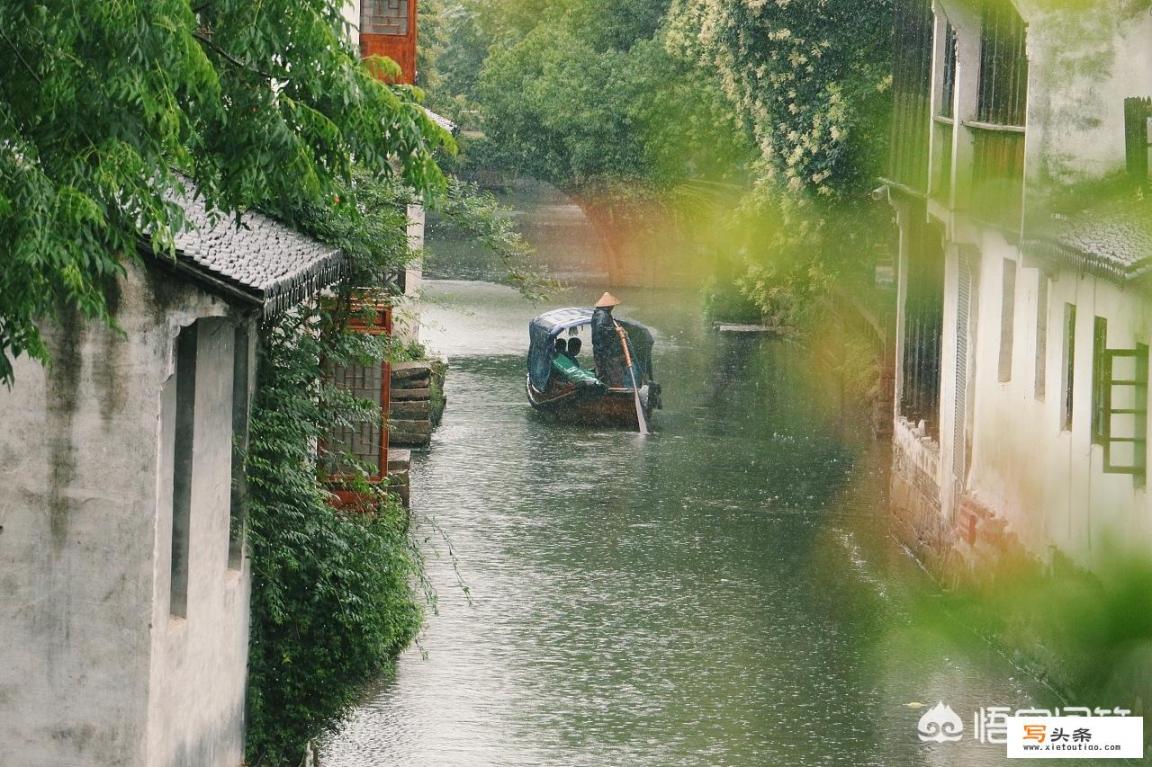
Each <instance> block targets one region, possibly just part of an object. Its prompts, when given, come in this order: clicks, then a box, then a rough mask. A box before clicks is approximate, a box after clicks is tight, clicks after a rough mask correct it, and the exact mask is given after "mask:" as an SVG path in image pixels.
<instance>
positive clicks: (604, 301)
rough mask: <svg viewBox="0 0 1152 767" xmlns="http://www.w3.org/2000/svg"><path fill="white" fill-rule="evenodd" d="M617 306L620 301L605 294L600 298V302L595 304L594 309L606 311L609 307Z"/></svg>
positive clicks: (609, 294)
mask: <svg viewBox="0 0 1152 767" xmlns="http://www.w3.org/2000/svg"><path fill="white" fill-rule="evenodd" d="M619 305H620V299H618V298H617V297H616V296H614V295H612V294H611V293H605V294H604V295H602V296H600V300H599V301H597V302H596V308H597V309H607V308H609V307H612V306H619Z"/></svg>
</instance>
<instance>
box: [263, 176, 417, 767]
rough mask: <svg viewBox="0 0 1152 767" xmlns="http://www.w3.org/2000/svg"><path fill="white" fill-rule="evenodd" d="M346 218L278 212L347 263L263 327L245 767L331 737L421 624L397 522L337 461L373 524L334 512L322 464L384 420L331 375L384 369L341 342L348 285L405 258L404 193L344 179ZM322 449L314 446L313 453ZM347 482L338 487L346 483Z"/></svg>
mask: <svg viewBox="0 0 1152 767" xmlns="http://www.w3.org/2000/svg"><path fill="white" fill-rule="evenodd" d="M351 186H353V187H355V188H354V189H353V190H342V191H344V192H345V193H347V192H348V191H354V193H355V198H356V199H357V200H358V201H359V204H358V206H356V207H355V208H353V207H351V206H347V205H341V204H335V203H333V204H328V205H324V204H315V203H307V204H304V205H301V206H297V207H295V208H291V209H281V210H279V211H277V214H278V215H280V216H281V217H283V218H288V219H290V220H292V221H293V222H294V223H295V224H296V225H297V226H298V227H300V228H302V229H304V230H306V231H309V232H311V233H312V234H313V235H315V236H317V237H319V238H321V239H323V240H325V241H327V242H329V243H332V244H335V245H339V246H340V247H341V249H342V250H343V251H344V253H345V257H346V262H347V263H348V265H349V269H348V272H347V275H346V277H345V279H344V280H342V281H341V283H340V284H339V285H337V286H335V290H334V291H332V293H331V294H330V295H329V296H327V297H325V299H323V300H321V301H314V302H311V303H308V304H305V305H303V306H301V307H299V308H298V309H296V310H295V311H292V312H289V313H287V314H285V315H283V316H281V317H278V318H275V319H270V320H267V321H265V322H264V323H263V324H262V326H261V346H260V364H259V367H258V370H259V375H258V380H257V389H256V397H255V402H254V406H253V413H252V424H251V437H250V443H249V452H248V455H247V476H248V487H249V497H250V500H249V507H248V520H249V535H248V541H249V547H250V553H251V562H252V615H251V640H250V653H249V684H248V740H247V752H248V759H249V762H250V763H251V764H253V765H265V766H268V767H289V766H291V767H295V765H297V764H299V762H300V759H301V756H302V754H303V751H304V748H305V747H306V744H307V743H308V742H309V740H311V739H313V738H316V737H318V736H320V735H322V734H323V733H325V732H332V731H334V730H335V729H336V728H337V727H338V726H339V723H340V721H341V720H342V718H343V717H344V715H345V714H346V713H347V711H348V710H349V708H350V706H351V705H352V704H353V703H354V702H355V701H356V699H357V697H358V695H359V694H360V691H361V689H362V687H363V685H364V684H365V683H366V682H367V681H369V680H370V679H372V678H373V677H374V676H375V675H376V674H378V673H380V672H381V671H382V670H384V669H385V668H386V667H387V666H388V664H389V663H390V662H391V659H392V657H393V655H394V654H395V653H396V652H397V651H398V650H400V649H402V648H403V647H404V646H405V645H406V644H407V643H408V642H409V641H410V640H411V638H412V636H413V635H414V634H415V632H416V630H417V629H418V627H419V624H420V616H421V608H420V601H419V599H417V597H416V595H415V594H414V592H413V584H414V583H415V582H416V581H417V580H418V579H419V576H420V567H419V557H418V555H417V554H416V552H415V549H414V548H413V546H412V545H411V544H410V542H409V538H408V534H407V519H406V513H405V511H404V510H403V509H401V508H400V507H399V506H398V505H397V504H396V502H395V501H394V500H393V498H392V497H390V496H389V495H388V494H387V492H386V489H385V488H381V487H379V486H375V485H372V484H370V483H369V482H367V477H368V471H367V467H358V466H357V465H356V464H355V462H354V461H349V460H348V458H347V457H343V460H342V461H341V467H342V472H343V471H346V470H348V469H349V468H350V469H351V470H352V471H353V472H354V473H353V477H352V478H351V480H348V481H351V482H352V484H353V485H354V487H355V488H356V489H357V490H359V491H361V492H363V493H366V494H368V495H369V496H370V497H372V499H373V503H372V504H371V505H372V506H373V507H374V508H375V509H376V510H377V511H376V513H374V514H357V513H350V512H347V511H338V510H336V509H335V508H334V507H333V506H332V504H331V498H330V496H329V493H328V490H327V486H326V484H325V479H326V478H325V473H324V467H325V466H326V465H328V464H329V462H328V461H327V460H326V459H327V455H326V452H325V448H324V446H325V445H326V444H327V442H326V441H325V440H324V438H325V436H326V435H328V434H329V433H330V431H331V430H332V429H334V428H336V427H338V426H341V425H347V424H350V423H352V422H354V421H359V422H362V421H363V420H365V419H367V420H373V419H374V420H375V421H376V422H377V423H378V422H379V419H380V417H381V413H380V410H379V407H378V406H376V405H374V404H373V403H370V402H367V401H363V400H358V399H357V398H356V397H354V396H352V395H351V394H350V393H348V392H347V391H345V390H342V389H339V388H337V387H335V386H334V385H332V384H331V383H329V381H328V378H327V377H326V376H325V371H326V370H327V369H329V368H330V367H331V366H333V365H348V364H353V363H355V364H362V365H370V364H380V362H381V361H382V360H384V359H385V358H387V357H388V356H389V355H391V354H392V353H393V349H392V348H391V343H390V339H388V338H387V337H383V336H368V335H363V334H356V333H350V332H348V329H347V325H348V321H349V320H350V319H351V318H352V317H353V316H354V313H353V311H352V309H351V303H350V301H349V300H348V299H349V298H350V297H351V295H352V292H353V290H354V289H355V288H356V287H357V286H379V285H383V284H386V280H387V277H388V276H389V275H390V274H394V273H395V272H396V270H398V269H400V268H402V267H403V266H404V264H405V263H406V262H407V261H408V260H409V259H410V258H411V257H412V254H411V253H410V252H409V250H408V245H407V238H406V236H405V225H406V211H405V207H406V205H405V204H406V202H407V201H408V200H409V199H410V196H411V192H410V190H408V189H407V188H405V187H404V186H403V185H401V184H399V183H397V182H395V181H389V180H387V179H380V178H378V177H374V176H372V175H370V174H366V173H359V174H356V175H355V176H354V181H353V183H352V185H351ZM318 446H319V450H318ZM342 479H343V477H342Z"/></svg>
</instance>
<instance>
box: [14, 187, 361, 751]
mask: <svg viewBox="0 0 1152 767" xmlns="http://www.w3.org/2000/svg"><path fill="white" fill-rule="evenodd" d="M183 205H184V208H185V214H186V216H187V217H188V219H189V221H190V222H191V223H192V224H193V226H194V229H193V230H192V231H189V232H186V233H184V234H182V235H180V236H179V237H178V238H177V242H176V256H175V258H171V257H169V256H167V255H158V254H154V253H151V252H146V253H144V254H142V256H141V258H140V259H138V260H136V261H133V262H130V263H128V264H127V268H126V273H125V274H124V276H123V277H122V278H121V279H120V280H118V282H117V284H116V286H115V288H114V290H113V293H112V295H111V297H110V306H111V309H112V311H113V314H114V317H115V320H116V323H117V325H118V327H119V329H118V330H117V329H111V328H109V327H107V326H106V325H104V324H101V323H99V322H90V321H85V320H82V319H80V318H79V317H74V318H71V319H68V318H63V319H62V320H61V321H59V322H57V323H54V324H46V325H45V327H44V337H45V340H46V341H47V343H48V346H49V348H50V351H51V356H52V362H51V364H49V365H48V366H41V365H40V364H38V363H35V362H32V361H29V360H26V359H23V360H19V361H18V364H17V366H16V371H15V384H14V386H13V387H12V389H11V390H0V423H3V425H4V428H3V429H0V457H2V461H0V561H2V562H3V568H2V569H0V593H3V594H4V599H3V600H0V637H3V642H0V764H4V765H20V766H21V767H91V766H92V765H124V766H126V767H144V766H145V765H147V766H148V767H238V765H241V764H242V763H243V747H244V708H245V689H246V678H247V659H248V620H249V617H248V616H249V583H250V577H249V576H250V572H249V563H248V559H247V557H246V553H245V548H244V527H245V520H244V482H243V470H242V461H241V460H240V451H242V450H243V449H244V446H245V440H246V435H247V425H248V411H249V404H250V401H251V394H252V384H253V382H254V380H255V375H254V372H255V371H254V366H255V343H256V327H255V322H256V319H257V318H258V317H259V316H261V315H262V314H268V313H275V312H280V311H285V310H287V309H288V308H290V307H291V306H293V305H295V304H296V303H298V302H299V301H301V300H302V299H305V298H307V297H309V296H311V295H313V294H314V293H315V292H316V291H318V290H319V289H320V288H321V287H322V286H323V285H325V284H327V283H328V282H330V281H332V280H333V279H335V278H336V276H337V275H338V274H339V271H340V269H341V266H342V258H341V255H340V253H339V252H338V251H336V250H333V249H332V248H329V247H326V246H323V245H321V244H320V243H317V242H315V241H314V240H311V239H309V238H307V237H304V236H302V235H300V234H298V233H296V232H293V231H291V230H289V229H287V228H286V227H284V226H282V225H280V224H278V223H276V222H274V221H272V220H271V219H268V218H266V217H263V216H260V215H257V214H249V215H246V216H245V217H244V226H243V227H242V228H237V227H236V226H235V222H234V221H233V219H231V218H226V219H223V220H220V221H216V222H213V221H212V220H210V219H209V217H208V216H207V213H206V211H205V210H204V209H203V207H202V206H200V205H199V203H198V202H197V201H194V200H192V199H187V200H184V201H183ZM121 331H122V332H121Z"/></svg>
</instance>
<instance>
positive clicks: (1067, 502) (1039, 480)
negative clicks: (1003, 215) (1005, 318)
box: [945, 231, 1152, 565]
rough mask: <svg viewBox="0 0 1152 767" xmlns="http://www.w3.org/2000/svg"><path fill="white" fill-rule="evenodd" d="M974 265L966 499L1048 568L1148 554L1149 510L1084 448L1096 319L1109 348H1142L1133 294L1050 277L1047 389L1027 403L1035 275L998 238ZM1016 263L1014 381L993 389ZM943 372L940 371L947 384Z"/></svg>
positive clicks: (1063, 273)
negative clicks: (1066, 397)
mask: <svg viewBox="0 0 1152 767" xmlns="http://www.w3.org/2000/svg"><path fill="white" fill-rule="evenodd" d="M983 245H984V246H983V248H982V249H981V255H980V271H981V280H980V294H979V309H978V312H977V324H978V328H977V333H978V338H979V342H978V343H977V345H976V357H975V365H974V370H973V375H974V390H975V401H974V403H973V455H972V469H971V472H970V475H969V487H968V489H969V492H970V493H971V494H972V495H973V496H975V497H976V498H977V499H978V500H979V501H980V502H982V503H984V504H986V505H987V506H988V507H990V508H991V509H993V510H995V511H996V512H997V513H999V514H1000V515H1002V516H1003V517H1004V518H1005V519H1006V520H1007V521H1008V524H1009V530H1010V531H1011V532H1013V533H1015V534H1016V535H1017V536H1018V537H1019V539H1020V542H1021V543H1022V544H1024V546H1025V547H1026V548H1028V549H1029V550H1031V551H1032V552H1033V553H1034V554H1036V555H1038V556H1040V557H1041V558H1045V557H1047V556H1048V554H1049V553H1050V552H1049V548H1050V547H1053V546H1054V547H1056V548H1058V549H1059V550H1061V551H1063V552H1064V553H1065V554H1068V555H1069V556H1071V557H1072V558H1073V559H1075V560H1077V561H1079V562H1081V563H1082V564H1085V565H1091V564H1093V562H1094V560H1095V558H1096V557H1098V556H1107V555H1108V553H1109V549H1108V548H1107V545H1108V544H1111V545H1115V546H1120V547H1126V546H1130V547H1133V548H1136V549H1143V550H1147V549H1148V547H1149V545H1152V528H1150V525H1149V515H1148V508H1147V506H1148V500H1147V496H1146V493H1145V491H1144V488H1143V486H1142V485H1140V484H1139V483H1138V482H1136V481H1134V479H1133V478H1132V477H1131V476H1128V475H1123V474H1105V473H1104V471H1103V448H1102V447H1101V446H1099V445H1092V444H1091V408H1092V384H1093V380H1092V378H1093V376H1092V367H1093V362H1092V360H1093V338H1092V335H1093V320H1094V318H1095V317H1097V316H1099V317H1104V318H1105V319H1107V320H1108V345H1109V347H1111V348H1131V347H1132V346H1134V345H1135V344H1136V343H1147V341H1148V336H1149V333H1148V329H1149V327H1152V324H1150V319H1152V318H1150V317H1149V313H1148V308H1147V307H1146V305H1145V301H1144V300H1143V299H1142V297H1141V296H1139V295H1138V294H1136V293H1135V292H1134V291H1132V290H1126V289H1124V288H1122V287H1121V286H1119V285H1116V284H1114V283H1112V282H1110V281H1108V280H1104V279H1100V278H1096V277H1092V276H1090V275H1083V274H1078V273H1076V272H1075V271H1074V270H1072V269H1067V268H1063V269H1056V270H1054V271H1050V272H1049V274H1050V276H1051V278H1052V279H1051V282H1050V283H1049V294H1048V311H1047V344H1046V350H1045V351H1046V355H1045V362H1044V364H1045V365H1046V374H1045V379H1046V386H1045V393H1044V396H1043V398H1038V397H1037V396H1036V390H1035V371H1036V360H1035V354H1036V340H1037V323H1036V317H1037V306H1038V301H1039V286H1040V282H1039V280H1040V277H1041V274H1042V269H1041V266H1040V265H1039V264H1035V263H1033V262H1029V261H1028V260H1024V259H1021V257H1020V254H1019V252H1018V251H1017V249H1016V248H1015V247H1012V246H1011V245H1009V244H1008V243H1007V242H1006V241H1005V240H1004V239H1003V237H1001V236H1000V235H999V234H997V233H994V232H991V231H986V232H985V238H984V243H983ZM1005 258H1011V259H1013V260H1015V261H1016V262H1017V269H1018V271H1017V275H1016V302H1015V313H1014V323H1013V338H1014V342H1013V355H1012V378H1011V380H1010V381H1006V382H1001V381H999V380H998V367H999V355H1000V321H1001V307H1002V300H1001V297H1002V283H1003V277H1002V275H1003V271H1002V262H1003V259H1005ZM1065 303H1072V304H1075V306H1076V353H1075V374H1074V376H1073V381H1074V385H1073V418H1072V426H1071V429H1070V430H1068V431H1064V430H1063V429H1062V428H1061V426H1062V424H1061V421H1062V408H1063V372H1064V371H1063V367H1064V305H1065ZM951 369H952V368H950V367H948V366H945V375H948V371H949V370H951Z"/></svg>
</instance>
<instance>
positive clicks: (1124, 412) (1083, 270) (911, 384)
mask: <svg viewBox="0 0 1152 767" xmlns="http://www.w3.org/2000/svg"><path fill="white" fill-rule="evenodd" d="M897 5H898V11H897V27H896V40H897V43H896V50H895V61H894V84H893V87H894V96H895V111H894V116H893V133H892V136H893V142H892V153H891V161H890V167H889V173H888V177H887V178H886V179H885V182H886V183H885V187H884V189H883V191H884V193H885V194H886V195H887V198H888V199H889V200H890V202H891V205H892V206H893V208H894V209H895V213H896V220H897V225H898V228H899V234H900V236H899V254H898V265H899V269H898V294H897V295H898V298H897V300H898V319H897V334H896V335H897V347H896V376H895V378H896V391H895V424H894V437H893V450H894V461H893V475H892V504H893V511H894V518H895V520H896V522H897V528H898V532H899V534H900V537H901V538H902V539H903V540H904V541H905V542H906V543H908V544H910V545H911V546H912V548H913V549H914V550H915V551H916V552H917V553H918V554H919V555H920V556H921V557H922V558H923V559H924V560H925V561H926V562H927V563H928V564H929V565H930V566H931V567H933V568H934V569H936V570H937V571H938V572H948V571H950V570H952V571H955V572H960V573H962V572H965V571H968V572H972V571H977V572H978V571H980V570H981V568H983V567H984V566H985V565H993V564H995V563H998V562H1003V561H1005V560H1011V559H1014V558H1016V557H1018V556H1023V557H1024V558H1025V559H1027V560H1033V561H1037V562H1040V563H1041V564H1044V565H1050V564H1053V562H1054V560H1057V559H1059V560H1062V561H1063V560H1067V561H1070V562H1072V563H1074V564H1075V565H1077V566H1079V567H1083V568H1087V569H1093V568H1094V567H1096V566H1097V565H1099V564H1100V563H1101V562H1102V561H1103V560H1104V558H1107V557H1110V556H1113V555H1114V554H1115V553H1117V552H1120V551H1127V552H1136V553H1143V554H1145V555H1152V508H1149V498H1148V493H1147V490H1146V480H1147V477H1146V465H1147V438H1148V419H1147V417H1146V414H1147V411H1148V385H1147V381H1148V364H1149V363H1148V344H1149V337H1150V335H1152V312H1150V310H1149V309H1150V304H1149V302H1148V300H1147V296H1148V284H1147V278H1146V273H1147V271H1148V268H1149V266H1150V265H1152V205H1150V204H1148V203H1145V202H1144V201H1143V200H1142V196H1143V195H1142V192H1141V189H1143V188H1145V187H1146V185H1147V177H1148V138H1149V128H1148V126H1149V118H1150V116H1152V110H1150V109H1149V106H1148V105H1149V102H1148V100H1147V97H1148V96H1150V95H1152V16H1150V15H1149V13H1148V12H1147V9H1146V8H1145V9H1144V10H1139V9H1136V8H1135V6H1133V7H1132V9H1128V7H1127V5H1131V4H1127V5H1126V4H1125V3H1120V2H1116V3H1112V2H1109V3H1098V4H1097V3H1093V4H1085V3H1064V4H1057V3H1040V2H1035V1H1023V0H1022V1H1021V2H1011V0H985V1H984V2H976V1H959V0H956V1H954V0H945V1H941V0H936V1H935V2H933V1H932V0H900V2H899V3H898V4H897ZM954 568H956V569H955V570H953V569H954Z"/></svg>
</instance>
